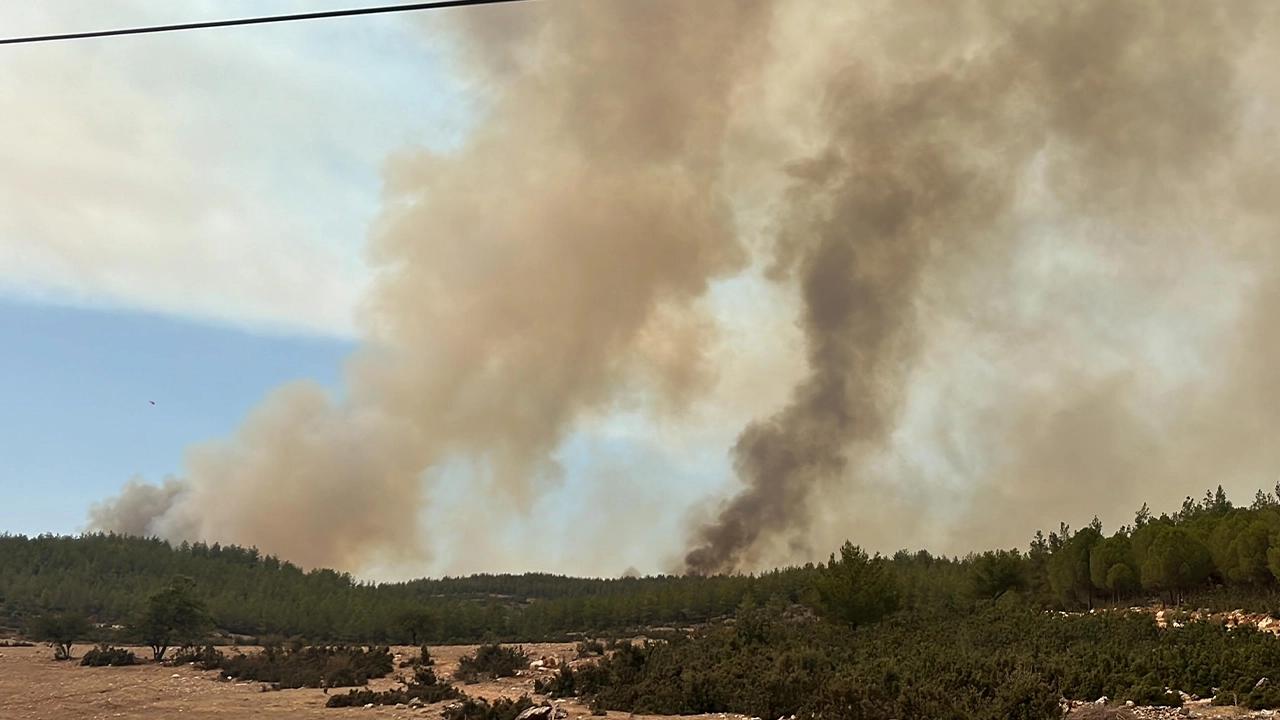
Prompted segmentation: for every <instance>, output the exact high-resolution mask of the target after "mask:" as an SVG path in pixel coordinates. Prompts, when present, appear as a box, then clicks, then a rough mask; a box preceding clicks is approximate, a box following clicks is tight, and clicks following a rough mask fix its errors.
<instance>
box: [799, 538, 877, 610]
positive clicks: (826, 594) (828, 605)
mask: <svg viewBox="0 0 1280 720" xmlns="http://www.w3.org/2000/svg"><path fill="white" fill-rule="evenodd" d="M814 590H816V591H817V595H818V598H819V611H820V612H822V613H824V614H826V615H827V616H829V617H830V618H832V619H834V620H837V621H839V622H843V623H845V624H847V625H850V626H858V625H864V624H867V623H874V622H876V621H878V620H880V619H881V618H883V617H884V616H885V615H888V614H889V613H892V612H893V611H895V610H897V609H898V589H897V585H896V583H895V582H894V578H893V576H892V575H891V574H890V571H889V568H888V567H886V563H885V561H884V560H883V559H882V558H881V557H880V556H879V555H876V556H875V557H869V556H868V555H867V553H866V552H865V551H863V549H862V548H860V547H858V546H856V545H854V544H852V543H849V542H846V543H845V544H844V545H843V546H842V547H841V548H840V559H839V560H837V559H836V557H835V556H834V555H832V556H831V562H829V563H828V564H827V567H826V568H824V569H823V571H822V572H821V573H819V575H818V577H817V578H815V579H814Z"/></svg>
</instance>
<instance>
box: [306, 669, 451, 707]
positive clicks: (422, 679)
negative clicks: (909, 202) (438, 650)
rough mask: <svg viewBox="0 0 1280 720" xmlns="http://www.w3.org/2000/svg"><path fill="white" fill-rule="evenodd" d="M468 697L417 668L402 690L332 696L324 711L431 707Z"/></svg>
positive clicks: (353, 691) (433, 675) (350, 692)
mask: <svg viewBox="0 0 1280 720" xmlns="http://www.w3.org/2000/svg"><path fill="white" fill-rule="evenodd" d="M461 697H465V696H464V695H463V694H462V693H461V692H459V691H458V689H457V688H455V687H453V686H452V685H450V684H449V683H445V682H440V680H439V678H437V677H436V674H435V671H433V670H432V669H431V668H429V667H425V666H418V668H417V669H416V670H415V671H414V674H413V679H412V680H407V681H405V682H404V683H403V687H401V688H397V689H393V690H384V691H382V692H375V691H373V690H351V691H349V692H347V693H346V694H345V695H333V696H331V697H330V698H329V700H328V702H326V703H325V707H331V708H332V707H363V706H365V705H401V704H404V705H408V704H416V703H415V701H416V702H417V703H421V704H424V705H430V704H432V703H438V702H442V701H444V700H455V699H458V698H461Z"/></svg>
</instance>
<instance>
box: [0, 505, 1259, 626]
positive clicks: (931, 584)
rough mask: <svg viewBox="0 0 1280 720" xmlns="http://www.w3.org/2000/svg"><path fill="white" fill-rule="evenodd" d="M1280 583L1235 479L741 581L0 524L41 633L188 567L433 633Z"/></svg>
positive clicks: (110, 607) (256, 616) (6, 582)
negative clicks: (387, 563) (452, 572)
mask: <svg viewBox="0 0 1280 720" xmlns="http://www.w3.org/2000/svg"><path fill="white" fill-rule="evenodd" d="M1278 492H1280V489H1278ZM850 573H856V574H857V579H856V582H854V581H851V580H850V578H849V574H850ZM1278 576H1280V496H1277V495H1269V494H1264V493H1262V492H1259V493H1258V494H1257V495H1256V497H1255V498H1254V500H1253V502H1252V504H1251V505H1250V506H1249V507H1236V506H1234V505H1233V504H1232V503H1231V502H1230V501H1229V500H1228V499H1227V498H1226V496H1225V494H1224V493H1223V491H1222V489H1221V488H1218V489H1217V490H1216V491H1211V492H1207V493H1206V494H1205V496H1204V497H1203V499H1200V500H1195V499H1191V498H1188V499H1187V500H1186V501H1185V502H1184V503H1183V505H1182V507H1181V509H1180V510H1179V511H1178V512H1176V513H1173V514H1171V515H1161V516H1159V517H1153V516H1152V514H1151V513H1150V512H1149V511H1148V510H1147V509H1146V506H1144V507H1143V509H1142V510H1140V511H1138V513H1137V515H1136V517H1135V518H1134V521H1133V523H1132V524H1130V525H1127V526H1125V527H1122V528H1120V529H1119V530H1117V531H1116V532H1114V533H1112V534H1111V535H1106V534H1105V533H1104V532H1103V531H1102V528H1101V525H1100V524H1099V523H1097V522H1096V521H1095V522H1094V523H1092V524H1090V525H1087V526H1085V527H1084V528H1081V529H1080V530H1077V531H1072V530H1071V529H1070V528H1068V527H1066V526H1065V525H1064V526H1060V527H1059V529H1058V530H1057V531H1054V532H1050V533H1049V534H1048V535H1045V534H1043V533H1037V534H1036V537H1035V538H1034V539H1033V541H1032V542H1031V544H1030V547H1029V549H1028V550H1027V551H1025V552H1024V551H1020V550H992V551H987V552H983V553H975V554H971V555H969V556H967V557H964V558H947V557H938V556H933V555H930V554H929V553H927V552H924V551H920V552H914V553H912V552H906V551H900V552H898V553H896V554H894V555H893V556H891V557H880V556H875V557H868V556H867V555H866V554H865V553H863V552H862V551H861V550H859V549H858V548H856V547H854V546H852V545H846V547H845V548H844V549H842V551H841V554H840V556H839V557H836V556H834V555H833V556H832V558H831V561H830V562H829V563H818V564H809V565H805V566H803V567H793V568H787V569H782V570H775V571H772V572H767V573H762V574H759V575H738V576H711V577H697V576H657V577H646V578H620V579H590V578H571V577H563V576H557V575H549V574H542V573H529V574H523V575H473V576H469V577H462V578H443V579H424V580H414V581H410V582H402V583H382V584H373V583H365V582H359V581H357V580H355V579H354V578H352V577H351V576H350V575H349V574H346V573H341V572H337V571H334V570H323V569H322V570H311V571H304V570H302V569H301V568H299V567H297V566H295V565H293V564H291V563H288V562H284V561H282V560H280V559H278V558H276V557H273V556H270V555H263V554H261V553H260V552H258V551H257V550H255V549H246V548H241V547H236V546H222V545H218V544H213V545H206V544H204V543H194V544H189V543H182V544H181V545H176V546H175V545H171V544H169V543H166V542H164V541H161V540H157V539H144V538H135V537H125V536H117V535H110V534H88V535H83V536H80V537H64V536H40V537H34V538H28V537H24V536H11V535H0V627H10V628H26V627H29V625H30V623H31V622H33V621H34V619H36V618H38V617H40V616H42V615H48V614H51V613H72V614H78V615H81V616H83V617H85V618H88V619H89V620H91V621H92V622H94V623H96V624H98V625H115V624H119V625H133V624H136V619H137V618H138V617H140V616H141V615H143V614H144V611H145V610H146V607H147V602H148V598H150V597H151V596H152V595H153V594H154V593H156V592H158V591H160V590H162V589H163V588H165V587H168V586H169V584H170V583H171V582H172V581H173V579H174V578H175V577H185V578H190V579H191V580H192V582H193V583H194V588H195V592H196V593H197V594H198V596H199V597H200V599H201V600H202V602H203V603H204V606H205V607H206V608H207V610H208V613H209V615H210V617H211V618H212V620H213V622H214V624H215V625H216V627H217V628H218V629H219V630H220V631H222V632H225V633H230V634H235V635H244V636H261V635H282V636H290V637H303V638H307V639H309V640H312V641H317V642H365V643H384V642H393V643H409V644H419V643H423V642H430V643H447V642H477V641H487V640H502V641H511V642H518V641H535V640H554V639H564V638H567V637H569V636H571V635H578V634H611V633H614V634H621V633H626V632H634V631H637V630H643V629H652V628H655V627H664V626H665V627H673V628H680V627H685V626H688V625H695V624H699V623H704V622H707V621H709V620H713V619H716V618H721V617H726V616H729V615H732V614H733V613H734V611H735V610H736V608H737V607H738V606H739V605H740V604H741V603H742V602H743V601H744V600H746V601H751V602H756V603H759V604H763V603H766V602H769V601H771V600H776V601H780V602H783V603H788V604H794V605H802V606H808V607H811V608H816V609H820V610H821V611H823V612H824V613H825V614H827V615H829V616H830V617H831V618H832V619H835V620H839V621H843V622H845V623H847V624H851V625H857V624H860V623H861V622H863V621H864V620H865V619H866V618H872V617H880V616H883V615H887V614H891V613H893V612H895V611H897V610H901V609H907V610H912V611H917V610H922V609H928V610H949V611H958V610H966V609H968V608H971V607H973V606H974V604H975V603H980V602H983V601H991V600H996V599H998V598H1001V597H1002V596H1005V595H1008V594H1016V595H1018V596H1019V597H1021V598H1023V599H1024V600H1026V601H1027V602H1028V603H1030V604H1031V605H1032V606H1035V607H1040V608H1054V609H1069V610H1074V609H1084V608H1087V607H1090V606H1093V605H1097V604H1099V603H1105V604H1117V603H1118V604H1134V603H1143V604H1145V603H1147V602H1148V601H1150V600H1153V599H1154V600H1162V601H1164V602H1169V603H1180V602H1186V601H1189V600H1194V601H1196V602H1201V603H1209V604H1212V605H1215V606H1222V605H1228V604H1229V605H1232V606H1242V607H1246V608H1250V609H1264V610H1270V609H1273V608H1274V607H1275V606H1274V604H1273V603H1274V601H1275V599H1276V595H1277V592H1278V591H1280V582H1278V581H1277V577H1278Z"/></svg>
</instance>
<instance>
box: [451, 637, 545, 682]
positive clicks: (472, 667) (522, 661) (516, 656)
mask: <svg viewBox="0 0 1280 720" xmlns="http://www.w3.org/2000/svg"><path fill="white" fill-rule="evenodd" d="M527 667H529V656H528V655H526V654H525V652H524V650H523V649H522V648H519V647H514V648H513V647H506V646H503V645H498V644H497V643H494V644H491V645H481V646H480V647H478V648H476V651H475V653H473V654H471V655H467V656H465V657H463V658H462V659H461V660H459V661H458V669H457V670H456V671H454V673H453V676H454V677H456V678H458V679H459V680H462V681H463V682H468V683H472V682H478V681H479V680H481V679H484V678H499V677H511V676H513V675H515V674H516V671H517V670H523V669H524V668H527Z"/></svg>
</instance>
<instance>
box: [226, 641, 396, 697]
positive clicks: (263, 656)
mask: <svg viewBox="0 0 1280 720" xmlns="http://www.w3.org/2000/svg"><path fill="white" fill-rule="evenodd" d="M220 669H221V670H222V672H223V674H224V675H227V676H229V677H233V678H237V679H240V680H255V681H258V682H265V683H271V685H272V687H274V688H275V689H287V688H300V687H309V688H318V687H350V686H353V685H365V684H367V683H368V682H369V679H370V678H380V677H386V676H387V675H389V674H390V673H391V670H392V659H391V651H390V650H389V649H388V648H386V647H374V648H369V649H365V648H362V647H351V646H347V645H328V646H316V647H301V648H289V649H284V648H282V647H280V646H279V645H268V646H266V647H264V648H263V649H262V652H260V653H255V654H252V655H246V654H244V653H240V654H239V655H235V656H232V657H228V658H225V659H223V661H222V662H221V665H220Z"/></svg>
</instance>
